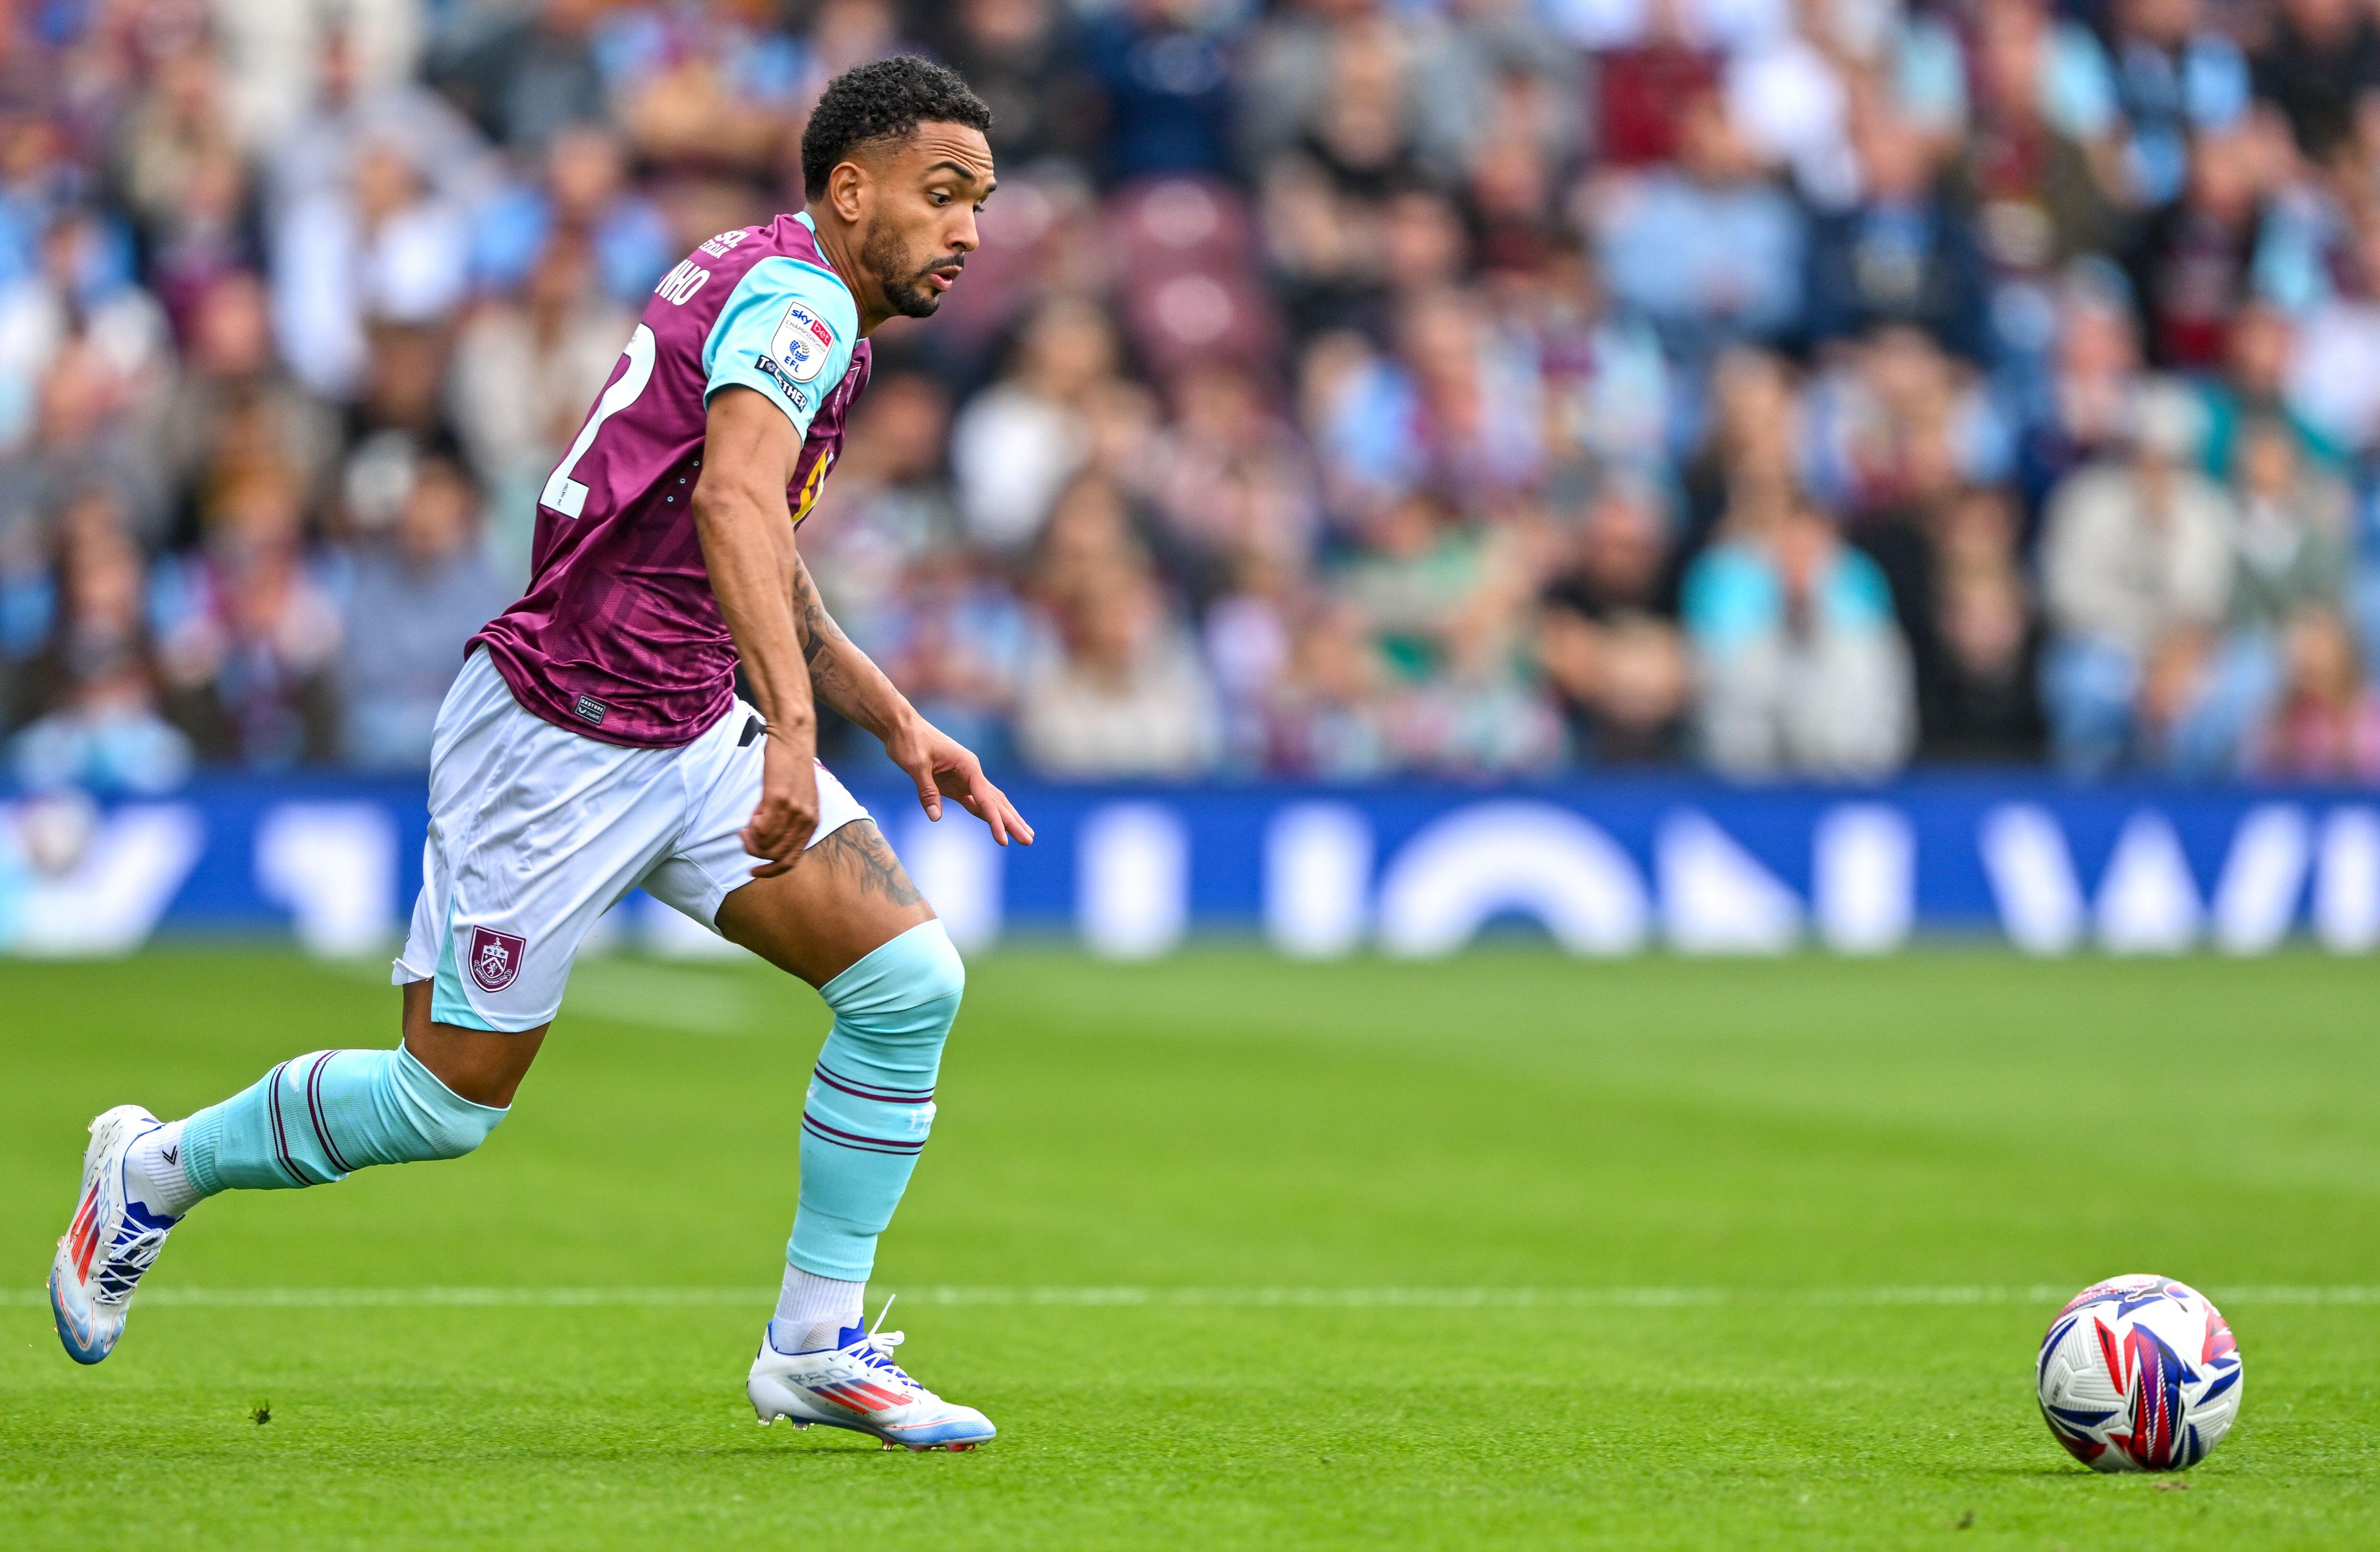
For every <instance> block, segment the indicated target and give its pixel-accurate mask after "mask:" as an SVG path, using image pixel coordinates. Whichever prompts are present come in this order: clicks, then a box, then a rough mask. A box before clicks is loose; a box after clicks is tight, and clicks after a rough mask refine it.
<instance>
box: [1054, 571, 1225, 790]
mask: <svg viewBox="0 0 2380 1552" xmlns="http://www.w3.org/2000/svg"><path fill="white" fill-rule="evenodd" d="M1051 624H1052V629H1051V630H1050V633H1049V637H1048V639H1047V640H1046V641H1045V642H1044V644H1043V645H1042V646H1041V647H1040V648H1039V649H1038V650H1037V651H1036V652H1035V654H1034V656H1033V658H1032V659H1031V660H1030V661H1028V662H1027V664H1026V669H1025V673H1024V676H1023V682H1022V684H1021V685H1019V687H1018V693H1017V700H1018V713H1017V727H1016V736H1017V743H1018V746H1019V748H1020V751H1021V752H1022V753H1023V755H1024V756H1025V758H1026V761H1027V762H1028V763H1029V764H1031V765H1032V766H1033V767H1034V769H1036V770H1039V771H1041V772H1042V773H1044V774H1045V775H1050V776H1062V777H1075V778H1086V777H1113V776H1188V775H1192V774H1195V773H1196V772H1197V771H1199V770H1204V769H1206V768H1207V767H1208V766H1209V765H1210V764H1211V763H1212V762H1213V760H1214V758H1215V757H1216V755H1217V753H1218V752H1219V746H1220V729H1219V727H1218V726H1217V722H1216V716H1215V707H1214V703H1213V697H1212V694H1211V692H1210V691H1209V688H1208V684H1207V677H1206V674H1205V673H1204V672H1203V670H1202V669H1201V668H1200V666H1199V662H1198V655H1197V653H1196V651H1195V650H1193V649H1192V648H1191V646H1190V643H1189V641H1188V639H1187V637H1185V635H1184V632H1183V631H1182V630H1181V629H1180V628H1179V627H1178V626H1177V625H1176V624H1174V622H1173V621H1172V620H1171V619H1170V618H1168V617H1167V612H1166V610H1165V606H1164V602H1163V600H1162V595H1161V594H1160V592H1159V591H1158V589H1157V588H1156V587H1155V585H1154V581H1153V579H1152V578H1151V577H1150V576H1148V575H1147V573H1145V572H1136V571H1133V570H1131V569H1128V568H1125V567H1123V566H1118V567H1116V568H1114V569H1113V570H1112V571H1111V572H1109V573H1107V574H1106V575H1101V576H1090V577H1086V578H1085V579H1084V580H1083V585H1081V586H1080V587H1077V588H1073V589H1072V590H1071V591H1070V592H1069V594H1068V596H1067V597H1066V598H1065V600H1063V601H1062V603H1061V604H1060V605H1059V606H1058V609H1057V611H1056V615H1055V618H1054V620H1053V621H1052V622H1051Z"/></svg>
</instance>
